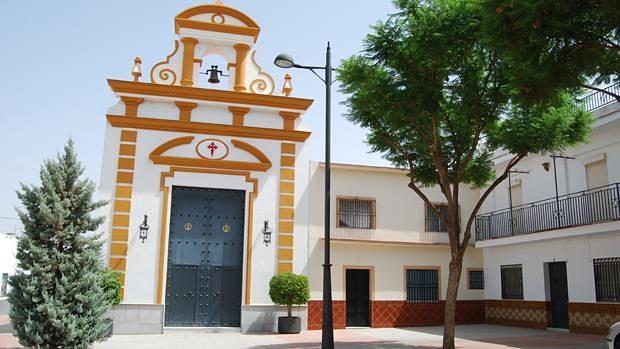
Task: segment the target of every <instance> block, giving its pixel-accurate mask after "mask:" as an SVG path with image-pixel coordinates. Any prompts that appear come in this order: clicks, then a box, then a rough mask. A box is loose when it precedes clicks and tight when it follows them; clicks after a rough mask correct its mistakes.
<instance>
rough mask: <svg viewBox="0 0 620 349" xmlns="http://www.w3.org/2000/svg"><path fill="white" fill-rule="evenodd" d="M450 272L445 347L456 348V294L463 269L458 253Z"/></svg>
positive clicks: (445, 321) (445, 318) (445, 322)
mask: <svg viewBox="0 0 620 349" xmlns="http://www.w3.org/2000/svg"><path fill="white" fill-rule="evenodd" d="M449 268H450V274H449V276H448V292H447V293H446V302H445V308H444V315H443V316H444V317H443V326H444V327H443V349H454V322H455V314H456V296H457V293H458V290H459V281H460V279H461V271H462V269H463V257H462V256H461V255H460V254H459V253H457V255H456V256H455V255H454V254H453V255H452V259H451V260H450V267H449Z"/></svg>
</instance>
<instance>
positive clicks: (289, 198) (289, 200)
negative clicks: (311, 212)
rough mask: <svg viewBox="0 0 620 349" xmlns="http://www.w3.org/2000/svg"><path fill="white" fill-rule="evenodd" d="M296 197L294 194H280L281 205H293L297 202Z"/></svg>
mask: <svg viewBox="0 0 620 349" xmlns="http://www.w3.org/2000/svg"><path fill="white" fill-rule="evenodd" d="M294 198H295V197H294V196H293V195H288V194H280V206H285V207H293V206H294V202H295V200H294Z"/></svg>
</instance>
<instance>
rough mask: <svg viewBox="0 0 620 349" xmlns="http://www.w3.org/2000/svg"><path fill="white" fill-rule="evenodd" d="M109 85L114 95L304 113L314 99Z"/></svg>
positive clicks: (136, 84) (149, 85)
mask: <svg viewBox="0 0 620 349" xmlns="http://www.w3.org/2000/svg"><path fill="white" fill-rule="evenodd" d="M108 85H109V86H110V88H111V89H112V91H114V92H115V93H128V94H139V95H147V96H160V97H170V98H187V99H195V100H201V101H212V102H221V103H230V104H245V105H260V106H264V107H273V108H278V109H294V110H301V111H305V110H308V108H310V106H311V105H312V102H314V100H312V99H305V98H297V97H284V96H278V95H263V94H258V93H245V92H237V91H227V90H215V89H209V88H197V87H189V86H178V85H163V84H153V83H148V82H139V81H122V80H113V79H108Z"/></svg>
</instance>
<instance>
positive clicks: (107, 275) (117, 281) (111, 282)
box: [99, 269, 121, 305]
mask: <svg viewBox="0 0 620 349" xmlns="http://www.w3.org/2000/svg"><path fill="white" fill-rule="evenodd" d="M99 287H101V288H102V289H103V293H104V295H105V298H106V300H107V302H108V304H110V305H116V304H118V303H120V302H121V272H120V271H117V270H109V269H103V270H100V271H99Z"/></svg>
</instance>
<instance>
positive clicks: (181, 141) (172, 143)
mask: <svg viewBox="0 0 620 349" xmlns="http://www.w3.org/2000/svg"><path fill="white" fill-rule="evenodd" d="M193 141H194V136H187V137H179V138H174V139H171V140H169V141H166V142H164V143H162V144H160V145H159V146H157V148H155V149H153V151H152V152H151V154H149V157H151V156H154V155H161V154H163V153H164V152H165V151H167V150H170V149H172V148H175V147H178V146H180V145H185V144H190V143H192V142H193Z"/></svg>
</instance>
